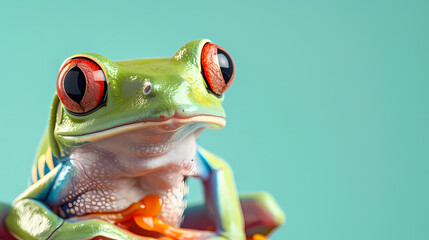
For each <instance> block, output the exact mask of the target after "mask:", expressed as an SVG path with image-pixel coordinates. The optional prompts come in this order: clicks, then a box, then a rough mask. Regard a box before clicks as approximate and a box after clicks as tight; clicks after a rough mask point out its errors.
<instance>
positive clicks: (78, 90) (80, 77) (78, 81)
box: [64, 66, 86, 103]
mask: <svg viewBox="0 0 429 240" xmlns="http://www.w3.org/2000/svg"><path fill="white" fill-rule="evenodd" d="M85 89H86V80H85V75H84V74H83V72H82V70H80V68H79V67H77V66H76V67H74V68H72V69H70V71H69V72H68V73H67V75H66V77H65V78H64V90H65V91H66V93H67V95H68V96H69V97H70V98H71V99H72V100H73V101H75V102H77V103H80V101H81V100H82V98H83V96H84V95H85Z"/></svg>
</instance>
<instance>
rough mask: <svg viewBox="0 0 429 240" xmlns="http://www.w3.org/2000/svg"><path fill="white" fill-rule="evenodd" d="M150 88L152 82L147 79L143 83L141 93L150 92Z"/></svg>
mask: <svg viewBox="0 0 429 240" xmlns="http://www.w3.org/2000/svg"><path fill="white" fill-rule="evenodd" d="M150 90H152V84H151V83H150V82H149V81H146V82H145V83H144V85H143V93H144V94H145V95H147V94H149V93H150Z"/></svg>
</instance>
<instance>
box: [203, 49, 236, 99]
mask: <svg viewBox="0 0 429 240" xmlns="http://www.w3.org/2000/svg"><path fill="white" fill-rule="evenodd" d="M201 65H202V70H203V76H204V79H205V80H206V83H207V88H208V89H209V90H210V91H211V92H213V93H214V94H216V95H218V96H220V95H222V93H224V92H225V91H226V90H227V89H228V88H229V87H230V86H231V84H232V81H233V80H234V76H235V66H234V62H233V61H232V58H231V56H230V55H229V54H228V52H227V51H226V50H225V49H223V48H222V47H220V46H218V45H215V44H213V43H207V44H206V45H205V46H204V48H203V50H202V52H201Z"/></svg>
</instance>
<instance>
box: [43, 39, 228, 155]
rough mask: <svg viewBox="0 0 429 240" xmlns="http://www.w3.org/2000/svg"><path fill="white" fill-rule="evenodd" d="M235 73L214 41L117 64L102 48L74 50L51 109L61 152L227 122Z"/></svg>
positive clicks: (52, 127)
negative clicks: (226, 100)
mask: <svg viewBox="0 0 429 240" xmlns="http://www.w3.org/2000/svg"><path fill="white" fill-rule="evenodd" d="M234 75H235V68H234V63H233V61H232V59H231V57H230V55H229V54H228V53H227V52H226V50H224V49H223V48H221V47H220V46H217V45H215V44H213V43H211V42H210V41H209V40H206V39H204V40H195V41H191V42H189V43H187V44H185V45H184V46H183V47H181V48H180V49H179V51H177V53H176V54H175V55H174V56H172V57H171V58H155V59H135V60H127V61H117V62H113V61H111V60H110V59H108V58H106V57H104V56H102V55H99V54H95V53H81V54H76V55H73V56H71V57H69V58H68V59H66V60H65V62H64V63H63V65H62V67H61V68H60V73H59V75H58V80H57V94H56V96H55V97H54V102H53V105H52V109H51V117H50V129H49V130H50V133H51V134H49V135H50V136H51V142H53V143H54V144H52V145H53V146H55V145H56V146H57V149H53V151H54V154H55V155H57V156H61V155H62V156H64V155H66V154H67V152H68V151H69V150H70V148H72V147H73V146H77V145H82V144H85V143H88V142H94V141H98V140H102V139H105V138H109V137H112V136H118V135H120V134H124V133H130V132H133V131H134V132H135V131H141V130H142V129H145V131H146V132H145V133H144V134H141V135H142V136H145V137H146V138H147V141H148V142H150V141H159V142H166V141H169V140H171V139H172V138H180V136H184V135H186V134H188V133H189V132H193V131H196V130H197V129H201V128H203V127H211V128H219V127H223V126H224V125H225V112H224V109H223V107H222V105H221V103H222V101H223V98H224V97H223V93H224V92H225V91H226V90H227V88H228V87H229V86H230V85H231V83H232V82H233V79H234ZM160 132H168V133H174V134H164V135H163V134H159V133H160ZM160 136H161V137H160ZM163 137H164V138H165V139H162V138H163ZM153 138H155V139H153ZM160 138H161V139H160Z"/></svg>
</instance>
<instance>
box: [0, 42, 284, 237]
mask: <svg viewBox="0 0 429 240" xmlns="http://www.w3.org/2000/svg"><path fill="white" fill-rule="evenodd" d="M219 49H220V50H219ZM216 51H217V54H223V53H225V51H224V50H223V49H222V48H220V47H218V46H216V45H214V44H211V43H210V42H209V41H208V40H197V41H192V42H190V43H188V44H186V45H185V46H183V47H182V48H181V49H180V50H179V51H178V52H177V53H176V54H175V55H174V56H173V57H172V58H160V59H138V60H130V61H120V62H112V61H110V60H109V59H107V58H105V57H103V56H101V55H98V54H90V53H86V54H78V55H74V56H72V57H71V58H69V59H68V60H66V62H65V63H64V64H63V67H62V68H61V70H60V75H59V78H58V83H57V84H58V85H57V92H58V93H57V94H58V95H56V96H55V97H54V101H53V104H52V107H51V116H50V123H49V128H48V131H47V133H46V135H45V137H44V138H43V141H42V144H41V146H40V148H39V151H38V154H37V157H36V162H35V164H34V166H33V170H32V183H33V184H32V186H31V187H30V188H29V189H27V191H25V192H24V193H23V194H21V195H20V196H19V197H18V198H17V199H16V200H15V202H14V204H13V205H12V209H11V210H10V213H9V214H8V216H7V218H6V226H7V228H8V230H9V231H10V232H11V233H12V234H13V235H14V236H15V237H17V238H21V239H47V238H49V239H56V238H58V239H66V238H67V239H79V238H91V237H95V236H105V237H109V238H119V239H136V238H139V236H137V235H135V234H132V233H129V232H127V231H125V230H123V229H120V228H119V227H117V226H115V225H113V224H110V223H108V222H105V221H101V220H98V219H90V220H88V219H87V216H90V215H91V214H104V213H105V214H110V213H116V212H121V211H124V210H125V209H127V208H128V207H129V206H130V205H132V204H133V203H136V202H138V201H139V200H141V199H142V198H144V197H145V196H148V195H151V194H155V195H157V196H159V197H160V198H161V199H162V202H163V204H162V209H161V212H159V214H158V215H157V218H159V219H161V220H162V221H164V222H166V223H167V224H169V225H171V226H175V227H180V226H181V223H182V220H183V213H184V211H185V209H186V201H185V196H186V193H187V186H186V178H187V177H197V178H200V179H201V180H202V182H203V183H204V192H205V196H206V206H207V210H208V212H207V213H204V214H203V215H204V216H203V218H205V219H210V221H208V222H209V225H211V226H213V227H215V229H216V233H208V232H204V231H202V232H201V233H202V234H201V236H200V238H201V239H214V238H216V239H217V238H219V239H244V226H243V224H244V223H243V217H242V211H241V207H240V200H239V197H238V195H237V193H236V190H235V186H234V182H233V179H232V175H231V172H230V170H229V168H228V165H227V164H226V163H225V162H224V161H223V160H221V159H220V158H218V157H216V156H214V155H212V154H211V153H209V152H207V151H206V150H204V149H202V148H200V147H198V146H197V144H196V139H197V138H198V136H199V133H200V132H201V130H202V129H204V128H207V127H209V128H219V127H223V126H224V125H225V113H224V110H223V108H222V106H221V102H222V100H223V96H222V93H223V92H224V91H225V90H226V89H227V88H228V87H229V85H230V84H231V82H232V80H233V77H234V74H233V71H231V69H232V70H233V67H234V66H233V63H232V60H231V59H230V58H229V56H226V58H225V56H221V55H219V60H218V56H217V55H216ZM213 54H214V55H213ZM225 59H226V60H225ZM206 60H207V61H206ZM227 60H229V62H228V61H227ZM213 61H215V62H217V63H216V64H219V65H210V64H212V62H213ZM221 61H227V62H223V63H222V62H221ZM222 64H223V65H222ZM225 64H226V65H225ZM220 65H222V66H220ZM225 66H226V68H225ZM228 66H229V67H230V68H229V69H228ZM77 67H79V69H77ZM76 69H77V70H76ZM213 69H214V70H213ZM220 70H222V71H220ZM216 71H217V72H216ZM73 74H75V75H73ZM79 74H80V75H79ZM219 78H225V79H221V80H222V81H220V80H219ZM226 78H228V79H226ZM70 79H72V80H70ZM82 79H83V80H82ZM73 81H74V82H73ZM85 81H86V82H85ZM91 81H92V82H91ZM71 82H72V83H71ZM70 84H71V85H70ZM82 84H83V85H82ZM79 94H81V95H79ZM91 94H92V95H91ZM249 199H251V200H254V201H256V202H257V203H256V205H255V206H258V207H260V208H263V209H264V211H262V212H264V213H265V214H266V215H267V216H265V219H266V220H267V221H265V222H261V221H259V225H258V226H259V227H257V230H255V231H253V232H252V233H256V232H262V233H264V234H266V233H268V232H270V231H271V230H272V229H273V228H274V227H276V226H277V225H279V224H280V223H281V222H282V221H283V219H284V216H283V213H282V212H281V210H280V209H279V208H278V207H277V205H276V204H275V202H274V201H273V200H272V198H271V197H269V196H268V195H266V194H259V195H256V196H254V197H251V198H249ZM248 202H249V201H248ZM250 202H251V201H250ZM242 204H243V202H242ZM252 204H254V203H247V205H246V203H245V204H244V207H245V206H253V205H252ZM196 209H197V208H196ZM255 211H256V210H255ZM188 212H189V214H188V215H189V216H188V215H187V216H186V220H185V222H186V225H187V227H194V226H195V227H196V226H197V225H201V223H202V221H200V220H198V222H196V221H197V220H195V221H193V219H200V218H201V214H202V212H203V211H199V213H200V214H199V215H198V214H195V213H192V212H195V211H192V210H191V211H188ZM256 212H257V211H256ZM245 215H246V214H245ZM192 216H195V217H192ZM246 218H247V217H246ZM261 218H263V217H261ZM0 220H1V218H0ZM248 221H256V220H255V219H253V220H252V219H250V220H249V219H246V224H247V222H248ZM270 221H271V222H270ZM266 222H269V223H267V224H265V223H266ZM205 227H209V226H208V225H207V226H205ZM200 229H201V226H200ZM247 230H248V229H246V232H248V231H247ZM0 234H1V231H0ZM0 236H1V235H0ZM141 238H142V239H152V238H144V237H141Z"/></svg>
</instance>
